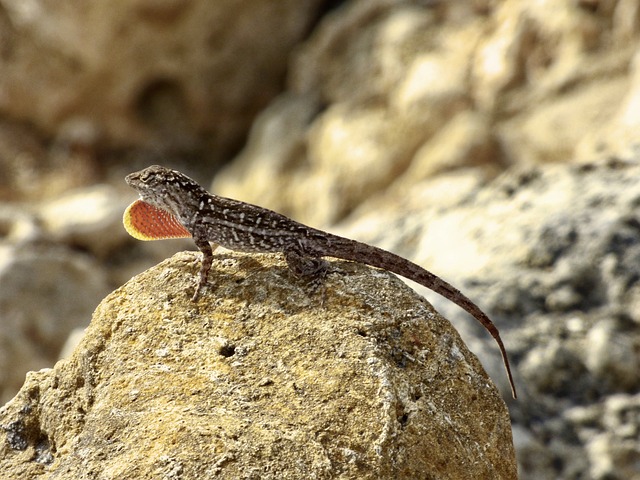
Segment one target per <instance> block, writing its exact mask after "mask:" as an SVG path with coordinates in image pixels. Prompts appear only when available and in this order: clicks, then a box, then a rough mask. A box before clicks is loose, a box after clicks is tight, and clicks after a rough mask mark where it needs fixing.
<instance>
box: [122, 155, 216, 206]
mask: <svg viewBox="0 0 640 480" xmlns="http://www.w3.org/2000/svg"><path fill="white" fill-rule="evenodd" d="M125 181H126V182H127V184H129V186H130V187H132V188H133V189H135V190H136V191H137V192H138V194H139V195H140V198H141V199H142V200H143V201H145V202H147V203H149V204H151V205H153V206H154V207H158V208H161V209H163V210H167V211H168V212H170V213H172V214H174V215H176V216H177V217H180V216H182V215H181V214H184V213H185V210H186V209H189V208H190V207H191V205H190V204H191V203H192V202H193V201H198V200H199V198H200V196H201V193H202V191H203V189H202V187H200V185H198V184H197V183H196V182H195V181H194V180H192V179H191V178H189V177H187V176H186V175H184V174H182V173H180V172H178V171H177V170H172V169H170V168H166V167H161V166H159V165H153V166H151V167H147V168H145V169H144V170H140V171H139V172H133V173H130V174H129V175H127V176H126V177H125ZM205 193H206V192H205Z"/></svg>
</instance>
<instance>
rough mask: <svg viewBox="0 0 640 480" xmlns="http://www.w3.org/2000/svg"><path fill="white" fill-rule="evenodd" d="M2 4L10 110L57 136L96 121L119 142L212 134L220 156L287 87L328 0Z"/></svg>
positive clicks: (0, 84)
mask: <svg viewBox="0 0 640 480" xmlns="http://www.w3.org/2000/svg"><path fill="white" fill-rule="evenodd" d="M1 3H2V7H3V8H2V11H3V14H2V16H1V17H0V38H1V39H2V42H1V44H2V51H1V52H0V53H1V54H0V69H1V70H2V76H1V77H0V110H2V112H3V114H4V115H8V116H11V117H13V118H16V119H20V120H22V121H24V122H29V123H32V124H34V125H36V126H37V127H38V128H39V129H41V130H42V131H45V132H47V133H48V134H49V135H55V134H57V133H63V134H66V132H69V131H70V130H73V125H77V124H78V123H84V124H89V128H88V130H90V131H92V132H98V133H97V135H98V137H99V138H101V139H102V141H103V142H105V143H107V144H109V145H116V146H138V147H140V146H149V145H153V146H154V148H157V146H158V145H164V146H168V147H173V148H176V147H177V148H185V147H187V148H193V146H194V144H195V145H199V144H200V142H202V141H203V139H204V140H206V143H207V144H208V145H209V146H210V147H211V148H212V149H213V150H215V151H216V153H217V154H218V157H219V158H220V157H223V156H224V155H225V154H228V152H229V151H230V150H234V149H236V148H237V145H238V143H239V142H240V141H241V139H242V138H243V137H244V135H245V133H246V130H247V128H248V125H249V123H250V122H251V120H252V118H253V116H254V115H255V114H256V112H257V111H258V110H260V109H261V108H262V107H264V105H265V104H266V103H267V102H268V100H269V99H270V98H272V97H273V96H275V95H276V93H277V92H278V91H279V90H280V89H281V84H282V77H283V75H284V72H285V69H286V63H287V56H288V54H289V52H290V50H291V48H292V47H293V46H294V45H295V43H296V42H297V41H298V40H299V39H300V38H301V37H302V36H304V35H305V33H306V31H307V29H308V27H309V24H310V23H311V22H312V21H313V20H314V18H315V15H316V14H317V13H316V9H317V7H318V6H319V5H320V3H321V2H319V1H318V0H305V1H303V2H300V1H291V0H288V1H283V2H279V4H278V8H273V4H272V3H271V2H269V1H264V0H253V1H227V2H218V3H216V6H215V8H212V7H211V3H210V2H207V1H203V0H169V1H157V0H135V1H132V2H125V3H121V4H118V5H113V4H112V5H109V7H108V8H104V5H101V4H98V3H95V4H94V3H90V4H87V3H85V2H82V1H77V0H76V1H71V2H69V3H67V4H65V5H61V4H59V3H57V2H53V3H52V2H47V1H43V0H36V1H33V2H30V3H29V6H28V7H25V4H24V2H22V1H21V0H3V1H2V2H1ZM44 46H46V48H43V47H44ZM69 125H71V126H72V127H69Z"/></svg>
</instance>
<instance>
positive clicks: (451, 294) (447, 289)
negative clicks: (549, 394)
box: [322, 235, 517, 398]
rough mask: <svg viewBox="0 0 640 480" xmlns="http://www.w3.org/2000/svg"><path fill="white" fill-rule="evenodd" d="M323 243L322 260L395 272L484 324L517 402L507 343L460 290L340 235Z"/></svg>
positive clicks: (402, 259) (413, 265)
mask: <svg viewBox="0 0 640 480" xmlns="http://www.w3.org/2000/svg"><path fill="white" fill-rule="evenodd" d="M323 243H324V244H325V245H324V246H325V249H326V250H325V251H324V252H322V256H328V257H333V256H336V254H337V253H339V255H338V257H339V258H342V259H344V260H350V261H353V262H358V263H364V264H367V265H371V266H372V267H377V268H382V269H384V270H387V271H389V272H393V273H395V274H397V275H400V276H401V277H405V278H408V279H409V280H413V281H414V282H416V283H419V284H420V285H422V286H424V287H427V288H428V289H430V290H433V291H434V292H436V293H438V294H439V295H442V296H443V297H445V298H446V299H448V300H450V301H452V302H453V303H455V304H457V305H459V306H460V307H461V308H463V309H464V310H466V311H467V312H468V313H469V314H471V315H472V316H473V317H474V318H475V319H476V320H477V321H478V322H480V324H481V325H482V326H483V327H484V328H485V329H486V330H487V331H488V332H489V333H490V334H491V336H492V337H493V339H494V340H495V341H496V343H497V344H498V348H499V349H500V354H501V355H502V362H503V363H504V367H505V370H506V372H507V377H508V379H509V385H510V387H511V395H512V396H513V398H517V393H516V387H515V383H514V381H513V375H512V374H511V366H510V364H509V358H508V357H507V351H506V349H505V347H504V343H502V338H501V337H500V332H499V331H498V329H497V327H496V326H495V325H494V324H493V322H492V321H491V319H490V318H489V317H488V316H487V314H486V313H484V312H483V311H482V310H481V309H480V307H478V306H477V305H476V304H475V303H473V302H472V301H471V300H470V299H469V298H468V297H467V296H466V295H464V294H463V293H462V292H461V291H460V290H458V289H457V288H456V287H454V286H453V285H451V284H450V283H448V282H446V281H445V280H443V279H441V278H440V277H438V276H436V275H434V274H433V273H431V272H429V271H428V270H426V269H424V268H422V267H421V266H420V265H417V264H415V263H413V262H411V261H409V260H407V259H406V258H402V257H400V256H399V255H396V254H394V253H391V252H388V251H386V250H383V249H381V248H378V247H374V246H372V245H367V244H365V243H361V242H357V241H355V240H350V239H348V238H344V237H339V236H337V235H331V236H330V237H325V241H324V242H323ZM332 252H333V253H332Z"/></svg>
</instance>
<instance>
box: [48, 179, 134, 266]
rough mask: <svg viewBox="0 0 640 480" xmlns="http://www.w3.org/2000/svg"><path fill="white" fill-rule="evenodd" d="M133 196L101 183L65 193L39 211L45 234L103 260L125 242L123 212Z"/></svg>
mask: <svg viewBox="0 0 640 480" xmlns="http://www.w3.org/2000/svg"><path fill="white" fill-rule="evenodd" d="M134 197H135V195H134V194H129V195H126V196H125V195H122V194H121V193H120V192H118V191H117V190H116V189H115V188H113V187H111V186H109V185H106V184H102V185H94V186H92V187H87V188H82V189H78V190H75V191H71V192H68V193H67V194H66V195H63V196H60V197H58V198H56V199H55V200H52V201H51V202H48V203H46V204H44V205H43V206H42V208H40V209H39V216H40V218H41V219H42V223H43V227H44V229H45V235H47V237H48V238H50V239H51V240H53V241H56V242H60V243H63V244H67V245H73V246H76V247H81V248H83V249H84V250H87V251H90V252H91V253H93V254H94V255H95V256H96V257H101V258H102V257H105V256H106V255H107V254H108V253H109V252H111V251H112V250H114V249H115V248H116V247H119V246H121V245H122V244H124V243H125V240H127V239H128V235H127V233H126V231H125V230H124V228H122V212H124V210H125V209H126V207H127V205H128V204H129V203H130V202H131V201H133V199H134Z"/></svg>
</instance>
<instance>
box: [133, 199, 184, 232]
mask: <svg viewBox="0 0 640 480" xmlns="http://www.w3.org/2000/svg"><path fill="white" fill-rule="evenodd" d="M122 223H124V228H125V230H126V231H127V233H128V234H129V235H131V236H132V237H133V238H137V239H138V240H163V239H166V238H191V234H190V233H189V231H188V230H187V229H186V228H184V227H183V226H182V224H181V223H180V222H179V221H178V219H177V218H176V217H174V216H173V215H172V214H170V213H169V212H167V211H166V210H162V209H161V208H158V207H154V206H153V205H151V204H150V203H147V202H145V201H143V200H136V201H135V202H133V203H132V204H131V205H129V206H128V207H127V209H126V210H125V211H124V215H123V217H122Z"/></svg>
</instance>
